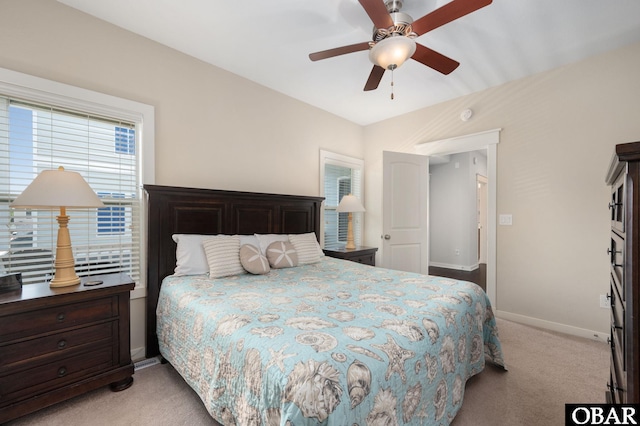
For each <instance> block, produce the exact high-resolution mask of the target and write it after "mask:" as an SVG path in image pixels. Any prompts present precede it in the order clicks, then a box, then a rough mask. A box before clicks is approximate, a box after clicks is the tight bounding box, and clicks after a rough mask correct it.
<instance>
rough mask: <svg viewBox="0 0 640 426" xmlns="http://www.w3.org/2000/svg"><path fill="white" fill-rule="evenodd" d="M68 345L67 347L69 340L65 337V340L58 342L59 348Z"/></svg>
mask: <svg viewBox="0 0 640 426" xmlns="http://www.w3.org/2000/svg"><path fill="white" fill-rule="evenodd" d="M66 347H67V341H66V340H64V339H63V340H60V341H59V342H58V349H64V348H66Z"/></svg>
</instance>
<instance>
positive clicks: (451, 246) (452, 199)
mask: <svg viewBox="0 0 640 426" xmlns="http://www.w3.org/2000/svg"><path fill="white" fill-rule="evenodd" d="M428 158H429V183H430V185H429V206H430V208H429V254H430V258H429V274H431V275H438V276H444V277H448V278H454V279H461V280H465V281H471V282H474V283H476V284H478V285H480V286H481V287H482V288H483V290H486V262H487V260H486V258H487V238H486V237H487V232H486V230H487V216H488V211H487V189H488V188H487V186H488V185H487V184H488V179H487V177H486V175H487V150H486V149H482V150H475V151H469V152H459V153H454V154H448V155H438V156H435V155H433V156H429V157H428Z"/></svg>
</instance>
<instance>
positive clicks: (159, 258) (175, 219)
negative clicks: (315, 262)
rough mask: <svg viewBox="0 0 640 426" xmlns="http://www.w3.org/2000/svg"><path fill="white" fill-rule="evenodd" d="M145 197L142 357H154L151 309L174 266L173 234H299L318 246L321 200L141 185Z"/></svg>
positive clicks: (154, 338)
mask: <svg viewBox="0 0 640 426" xmlns="http://www.w3.org/2000/svg"><path fill="white" fill-rule="evenodd" d="M144 189H145V191H146V193H147V196H148V200H147V217H148V222H147V235H148V238H147V349H146V355H147V357H151V356H155V355H157V354H158V353H159V350H158V339H157V336H156V306H157V304H158V296H159V294H160V286H161V284H162V280H163V279H164V278H165V277H166V276H168V275H171V274H172V273H173V270H174V268H175V266H176V243H175V242H174V241H173V239H172V238H171V236H172V235H173V234H210V235H215V234H228V235H234V234H239V235H251V234H301V233H305V232H315V233H316V237H317V238H318V241H319V240H320V239H319V237H320V209H321V205H322V200H323V199H324V198H322V197H309V196H297V195H280V194H264V193H256V192H240V191H221V190H214V189H196V188H180V187H171V186H158V185H144Z"/></svg>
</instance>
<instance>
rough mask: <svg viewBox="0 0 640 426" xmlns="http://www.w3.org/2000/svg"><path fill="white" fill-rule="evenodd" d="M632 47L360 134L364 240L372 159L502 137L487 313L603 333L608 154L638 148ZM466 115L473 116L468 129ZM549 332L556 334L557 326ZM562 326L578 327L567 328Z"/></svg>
mask: <svg viewBox="0 0 640 426" xmlns="http://www.w3.org/2000/svg"><path fill="white" fill-rule="evenodd" d="M638 69H640V44H636V45H633V46H629V47H627V48H624V49H621V50H618V51H614V52H610V53H607V54H605V55H602V56H599V57H595V58H592V59H589V60H586V61H583V62H580V63H577V64H573V65H570V66H566V67H563V68H560V69H556V70H553V71H550V72H546V73H542V74H539V75H536V76H533V77H529V78H525V79H522V80H519V81H515V82H512V83H509V84H506V85H503V86H501V87H497V88H493V89H489V90H486V91H483V92H479V93H476V94H472V95H469V96H465V97H461V98H458V99H455V100H453V101H450V102H445V103H442V104H440V105H436V106H434V107H430V108H426V109H423V110H420V111H418V112H414V113H411V114H406V115H404V116H401V117H398V118H394V119H390V120H387V121H384V122H380V123H377V124H374V125H370V126H368V127H367V128H366V129H365V140H366V143H365V165H366V176H365V182H366V186H365V188H366V192H365V196H366V198H365V200H366V205H365V207H366V209H367V216H366V221H367V222H366V225H367V228H366V241H367V244H370V245H373V244H376V245H379V238H380V234H381V231H382V222H381V215H380V212H381V204H382V194H381V193H380V192H379V190H378V188H380V187H381V186H382V185H381V183H382V151H383V150H388V151H402V152H414V145H415V144H417V143H421V142H428V141H434V140H440V139H446V138H450V137H454V136H460V135H465V134H472V133H476V132H481V131H485V130H490V129H496V128H502V131H501V133H500V143H499V144H498V147H497V150H498V159H497V161H498V167H497V174H498V179H497V212H498V214H500V213H511V214H513V226H510V227H509V226H498V228H497V300H496V303H497V308H498V310H499V311H500V313H501V314H503V316H506V317H510V318H515V319H519V320H523V321H527V322H530V323H534V324H537V325H542V326H549V327H552V328H559V329H563V330H565V331H570V332H577V333H578V334H585V335H586V334H588V332H589V331H596V332H600V333H601V338H602V337H605V338H606V334H607V331H608V321H609V311H608V310H606V309H601V308H599V295H600V294H606V293H607V292H608V285H609V281H608V280H609V278H608V277H609V272H608V257H607V255H606V249H607V247H608V243H609V240H608V228H609V222H608V210H607V203H608V200H609V192H608V188H607V187H606V186H605V183H604V178H605V173H606V170H607V166H608V163H609V160H610V158H611V155H612V154H613V147H614V145H615V144H617V143H623V142H630V141H637V140H640V119H639V118H638V117H639V114H640V108H639V107H638V105H639V101H640V78H639V77H638ZM465 108H471V109H473V110H474V112H475V113H474V115H473V118H472V119H471V120H470V121H468V122H463V121H461V120H460V118H459V115H460V112H461V111H462V110H464V109H465ZM558 326H559V327H558ZM571 328H577V329H576V330H572V329H571Z"/></svg>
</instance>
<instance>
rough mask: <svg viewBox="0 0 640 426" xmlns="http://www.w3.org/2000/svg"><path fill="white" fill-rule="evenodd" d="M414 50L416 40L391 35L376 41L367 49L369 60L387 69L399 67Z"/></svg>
mask: <svg viewBox="0 0 640 426" xmlns="http://www.w3.org/2000/svg"><path fill="white" fill-rule="evenodd" d="M415 51H416V42H415V41H413V39H411V38H409V37H406V36H392V37H388V38H385V39H383V40H380V41H379V42H377V43H376V44H375V45H374V46H373V47H372V48H371V50H369V60H370V61H371V62H373V63H374V64H376V65H378V66H379V67H382V68H384V69H386V70H387V69H388V70H394V69H396V68H398V67H400V66H401V65H402V64H404V63H405V61H406V60H407V59H409V58H410V57H411V56H413V54H414V53H415Z"/></svg>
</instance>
